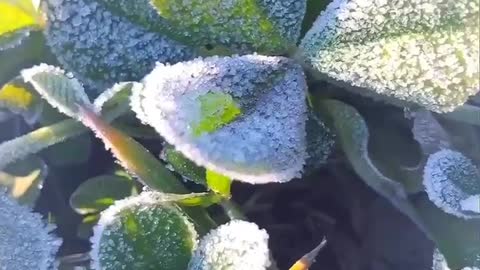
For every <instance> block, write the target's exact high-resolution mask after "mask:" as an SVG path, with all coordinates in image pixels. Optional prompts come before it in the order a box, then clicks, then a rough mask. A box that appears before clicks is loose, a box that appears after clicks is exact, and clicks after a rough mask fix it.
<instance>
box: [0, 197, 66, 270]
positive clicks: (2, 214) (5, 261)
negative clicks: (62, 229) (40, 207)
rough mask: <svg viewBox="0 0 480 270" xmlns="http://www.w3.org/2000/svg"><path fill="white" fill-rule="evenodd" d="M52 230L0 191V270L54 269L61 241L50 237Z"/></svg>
mask: <svg viewBox="0 0 480 270" xmlns="http://www.w3.org/2000/svg"><path fill="white" fill-rule="evenodd" d="M54 228H55V227H54V226H52V225H49V224H46V223H45V222H44V221H43V220H42V217H41V216H40V214H37V213H33V212H31V210H30V209H29V208H28V207H26V206H21V205H19V204H18V203H17V202H16V201H15V200H14V199H12V198H10V197H9V196H8V195H7V194H6V193H5V191H4V190H0V269H1V270H10V269H15V270H32V269H39V270H50V269H55V264H54V260H55V254H56V253H57V250H58V248H59V247H60V245H61V243H62V241H61V240H60V239H58V238H56V237H54V236H53V235H52V234H50V232H51V231H52V230H53V229H54Z"/></svg>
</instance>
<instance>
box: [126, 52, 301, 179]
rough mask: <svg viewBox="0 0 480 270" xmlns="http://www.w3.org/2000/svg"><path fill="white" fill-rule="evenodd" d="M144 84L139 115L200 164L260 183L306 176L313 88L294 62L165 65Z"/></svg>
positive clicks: (255, 58) (249, 58)
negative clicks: (308, 89) (309, 104)
mask: <svg viewBox="0 0 480 270" xmlns="http://www.w3.org/2000/svg"><path fill="white" fill-rule="evenodd" d="M212 70H215V72H212ZM143 84H144V86H143V87H142V88H135V89H134V91H133V95H132V102H131V103H132V109H133V110H134V111H135V112H136V113H137V117H138V118H139V119H140V120H142V121H143V122H144V123H147V124H149V125H151V126H152V127H154V128H155V130H156V131H157V132H158V133H159V134H160V135H161V136H162V137H164V138H165V140H166V141H167V142H168V143H170V144H172V145H173V146H174V147H175V149H176V150H178V151H179V152H181V153H182V154H183V155H185V157H187V158H188V159H190V160H192V161H194V162H195V163H196V164H197V165H201V166H204V167H206V168H208V169H210V170H213V171H215V172H218V173H220V174H223V175H225V176H228V177H230V178H232V179H236V180H241V181H245V182H249V183H257V184H259V183H267V182H285V181H289V180H291V179H292V178H294V177H296V176H300V172H301V171H302V169H303V166H304V164H305V158H306V155H307V153H306V131H305V122H306V120H307V116H306V113H307V105H306V102H305V91H306V82H305V78H304V74H303V72H302V70H301V69H300V67H299V66H298V65H296V64H295V63H294V62H293V61H291V60H289V59H286V58H283V57H266V56H259V55H245V56H240V57H223V58H218V57H210V58H205V59H201V58H199V59H196V60H193V61H190V62H184V63H179V64H175V65H173V66H163V65H159V66H158V67H157V68H156V69H155V70H154V71H153V72H152V73H150V74H149V75H148V76H147V77H146V78H145V79H144V81H143ZM222 118H223V119H222ZM213 119H216V120H213ZM219 120H221V121H219ZM198 127H201V128H200V129H198ZM199 131H200V132H199Z"/></svg>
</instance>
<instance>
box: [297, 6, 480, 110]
mask: <svg viewBox="0 0 480 270" xmlns="http://www.w3.org/2000/svg"><path fill="white" fill-rule="evenodd" d="M478 21H479V2H478V1H471V0H460V1H457V0H441V1H436V0H421V1H413V0H401V1H388V0H367V1H365V0H334V1H333V2H332V3H330V4H329V5H328V7H327V8H326V10H325V11H324V12H322V14H321V15H320V16H319V18H318V19H317V21H316V22H315V23H314V25H313V27H312V29H311V30H310V31H309V32H308V33H307V34H306V36H305V38H304V40H303V41H302V44H301V48H302V55H303V57H304V58H306V61H307V62H308V64H309V65H310V66H311V67H312V68H313V69H314V70H316V71H318V72H319V73H320V74H322V75H324V76H327V77H329V78H332V79H333V80H335V81H337V82H341V83H343V84H344V83H347V84H349V85H352V86H354V87H359V88H362V89H356V90H357V91H359V92H360V93H365V94H367V95H373V96H376V97H377V96H379V95H380V96H383V97H384V98H385V99H387V100H391V101H392V102H394V103H398V100H402V101H406V102H407V103H416V104H419V105H421V106H423V107H425V108H427V109H429V110H432V111H436V112H449V111H453V110H454V109H455V108H456V107H458V106H460V105H462V104H463V103H465V102H466V100H467V99H468V97H469V96H472V95H474V94H476V93H477V92H478V91H479V89H480V83H479V80H478V77H479V76H480V65H479V59H480V49H479V46H478V44H479V41H480V38H479V36H480V34H479V33H480V30H479V27H478ZM392 98H394V99H393V100H392Z"/></svg>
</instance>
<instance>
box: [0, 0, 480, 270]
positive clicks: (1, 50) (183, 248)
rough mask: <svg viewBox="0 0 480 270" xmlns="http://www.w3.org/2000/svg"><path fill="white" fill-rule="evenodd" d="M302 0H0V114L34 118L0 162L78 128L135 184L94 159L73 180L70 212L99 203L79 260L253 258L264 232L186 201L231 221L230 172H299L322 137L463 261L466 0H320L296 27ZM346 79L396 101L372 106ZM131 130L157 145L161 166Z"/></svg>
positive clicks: (468, 81)
mask: <svg viewBox="0 0 480 270" xmlns="http://www.w3.org/2000/svg"><path fill="white" fill-rule="evenodd" d="M310 1H311V2H314V1H315V0H308V1H307V0H196V1H187V0H138V1H130V0H119V1H114V0H68V1H67V0H44V1H41V5H37V4H32V2H31V1H29V0H0V86H1V87H0V116H1V119H6V118H8V117H13V115H15V114H20V115H21V116H23V117H24V119H25V120H27V123H28V124H29V125H30V127H31V128H32V129H34V128H38V129H35V130H32V131H30V132H29V133H26V134H22V135H21V136H18V137H16V138H13V139H11V140H9V141H6V142H4V143H2V144H0V170H6V169H7V167H8V166H9V165H11V164H14V163H15V162H18V161H20V160H22V159H24V158H26V157H28V156H30V155H35V154H36V153H38V152H40V151H42V150H44V149H45V148H48V147H51V146H53V145H56V144H59V143H68V142H69V141H70V142H71V140H70V139H71V138H73V137H75V136H79V135H81V134H82V133H85V132H86V131H88V130H92V131H94V132H95V135H96V136H97V137H98V138H100V139H101V140H102V141H103V143H104V144H105V146H106V148H107V149H108V150H110V151H111V152H112V154H113V155H114V157H115V158H116V159H117V160H118V161H119V163H120V164H121V165H122V166H123V167H124V169H125V170H126V172H127V173H128V174H129V175H132V176H134V178H135V179H137V180H139V183H140V184H141V185H143V186H145V188H147V189H149V190H153V191H146V192H143V193H142V194H141V195H139V196H133V197H129V198H127V199H123V200H122V198H124V197H126V196H130V195H132V194H135V192H136V188H134V186H135V185H133V184H132V183H131V182H129V180H125V179H124V178H122V177H123V176H122V177H120V176H118V175H115V176H113V175H107V176H106V177H101V178H94V179H93V180H95V181H93V180H92V179H90V181H86V183H84V184H82V185H81V186H80V187H79V188H78V190H77V192H75V193H74V195H75V196H72V199H71V200H70V201H71V203H72V207H73V208H75V210H77V212H79V213H84V214H85V213H87V214H88V215H89V216H87V218H91V219H92V218H93V219H94V220H95V219H96V218H98V217H99V221H98V224H97V226H96V227H95V235H94V237H93V238H92V243H93V249H92V252H91V257H92V259H93V267H94V268H96V269H122V268H125V269H158V268H162V269H182V270H183V269H186V268H187V267H190V268H191V269H224V268H229V269H234V270H235V269H245V261H248V263H250V264H251V265H250V266H249V267H248V268H253V269H267V268H269V267H273V266H274V265H275V263H274V258H271V256H270V252H269V251H268V245H267V240H268V234H267V233H266V232H265V231H263V230H260V229H259V228H258V227H257V226H256V225H255V224H253V223H249V222H246V221H238V220H234V221H231V222H229V223H227V224H226V225H221V226H220V227H218V228H216V227H217V225H218V223H219V222H218V220H212V216H211V215H210V214H209V213H208V212H207V211H205V210H204V209H202V207H206V206H210V205H212V204H220V205H221V206H223V207H224V209H225V214H227V215H228V216H229V217H230V218H231V219H243V218H244V216H243V215H242V213H241V209H237V208H236V207H235V205H234V204H232V202H230V201H229V200H230V198H231V197H232V194H231V182H232V180H239V181H243V182H247V183H251V184H264V183H271V182H280V183H283V182H287V181H290V180H292V179H294V178H300V177H302V176H304V175H306V174H308V173H309V172H310V171H312V170H315V169H317V168H319V166H320V165H331V164H330V163H329V160H328V157H329V154H330V153H331V152H332V148H333V144H334V140H333V139H334V138H335V139H336V140H335V141H336V142H337V143H338V144H339V145H340V147H341V149H342V150H343V152H344V153H345V156H344V158H345V159H347V160H348V161H349V163H350V164H351V166H352V168H353V169H354V170H355V171H356V173H357V174H358V175H359V176H360V177H361V178H362V179H363V180H364V181H365V182H366V183H367V184H368V185H369V186H370V187H371V188H373V189H374V190H375V191H377V192H378V193H379V194H380V195H382V196H384V197H385V198H387V199H388V200H389V201H391V202H392V204H393V205H394V206H395V207H397V208H398V209H399V210H400V211H401V212H402V213H404V214H405V215H407V216H408V217H409V218H410V219H411V220H412V221H413V222H414V223H415V224H417V225H418V226H419V228H420V229H421V230H423V231H424V232H425V233H426V235H428V236H429V237H430V238H431V239H432V240H433V241H434V242H435V243H436V245H437V248H438V249H439V252H441V254H444V256H445V259H446V261H447V264H448V267H450V268H451V269H460V268H463V267H471V268H472V267H473V269H475V268H478V267H480V239H478V228H480V223H479V222H480V218H479V217H480V182H479V179H480V177H479V176H480V175H479V171H478V166H479V164H480V162H479V161H480V155H479V154H478V152H480V149H476V148H475V147H471V149H470V148H469V147H466V146H465V144H468V143H470V144H471V145H476V144H478V143H477V141H474V142H475V143H472V141H473V140H471V139H470V140H469V139H468V138H467V139H465V140H462V139H463V138H464V137H467V136H466V135H465V134H466V133H467V132H465V134H460V135H459V133H458V131H459V130H460V131H465V130H468V132H470V133H472V134H474V135H476V136H478V131H477V130H476V129H475V128H473V127H472V126H471V124H474V125H479V124H480V121H478V119H479V117H478V116H479V115H480V108H479V107H478V102H477V103H476V101H475V99H472V100H469V98H470V97H471V96H474V95H476V94H478V91H479V89H480V85H479V81H478V77H479V75H480V71H479V67H480V64H479V58H480V57H479V56H480V53H479V50H480V49H479V47H478V46H477V45H478V43H479V39H480V38H479V35H480V30H479V26H480V25H479V13H480V11H479V6H480V4H479V0H438V1H437V0H399V1H387V0H333V1H331V2H330V3H329V4H328V6H327V7H326V9H325V10H324V11H323V12H321V14H318V15H319V16H318V18H317V20H316V21H315V22H309V21H304V22H303V25H304V26H306V28H304V29H302V19H304V15H305V14H306V13H308V12H311V11H309V10H307V6H311V5H310V4H312V3H309V2H310ZM313 4H315V3H313ZM7 14H8V15H7ZM12 14H14V15H13V16H12ZM316 15H317V14H316ZM309 16H311V14H310V15H309ZM307 17H308V16H307ZM309 24H313V26H311V25H309ZM308 28H310V29H308ZM302 32H303V33H305V32H306V33H307V34H306V35H305V36H304V37H301V34H300V33H302ZM32 66H33V67H32ZM56 66H58V67H56ZM19 75H20V77H18V76H19ZM319 79H320V80H325V82H324V84H322V85H321V87H318V84H316V82H317V81H318V80H319ZM19 81H23V82H21V83H19ZM330 83H332V84H330ZM333 85H337V86H342V87H345V88H346V89H347V90H353V92H354V93H349V92H348V91H342V89H341V88H338V87H336V88H335V89H334V91H330V90H331V89H332V87H333ZM355 93H361V94H366V95H367V96H370V97H374V98H375V99H382V100H386V101H388V102H390V103H392V104H393V105H396V106H401V107H404V111H405V113H404V114H401V117H398V115H397V116H396V118H393V117H392V121H390V115H389V114H387V113H386V112H387V111H388V110H386V109H385V106H383V107H382V106H380V105H379V103H378V102H375V101H370V102H368V101H369V100H364V99H363V98H359V97H358V96H355V95H354V94H355ZM39 96H40V97H41V98H42V99H41V98H38V97H39ZM467 102H468V103H469V104H465V103H467ZM51 107H53V108H55V109H56V110H57V111H58V112H60V113H62V114H64V115H56V117H57V118H55V120H53V121H52V120H51V119H50V117H49V116H48V111H49V110H51V109H52V108H51ZM388 108H389V110H395V107H393V106H388ZM372 110H374V112H373V113H372V112H371V111H372ZM397 111H398V110H397ZM451 111H454V112H453V113H447V112H451ZM433 112H435V113H440V114H434V113H433ZM65 117H67V119H65ZM70 118H72V119H70ZM379 118H381V120H379ZM384 118H387V120H386V121H385V119H384ZM399 118H401V120H400V122H401V125H395V124H391V123H390V122H395V121H393V120H398V119H399ZM58 119H62V120H60V121H58ZM137 119H139V120H140V121H141V122H142V124H144V125H141V124H140V123H138V122H135V121H136V120H137ZM132 122H135V123H134V124H132ZM458 122H463V123H458ZM379 123H380V124H379ZM379 125H380V126H381V128H379V127H378V126H379ZM449 125H457V126H455V128H450V126H449ZM148 126H150V127H153V129H152V130H151V129H149V127H148ZM412 126H413V129H412V130H410V127H412ZM405 130H407V132H408V133H409V134H410V135H411V133H413V136H403V135H398V134H405ZM387 131H388V132H387ZM333 133H334V134H333ZM385 136H388V137H387V138H385ZM462 136H463V137H462ZM133 137H135V139H140V140H141V139H143V138H148V139H150V140H152V139H153V142H156V143H157V144H158V146H163V148H164V149H163V153H164V155H162V157H163V158H164V162H165V163H167V164H164V163H162V162H160V161H159V160H158V159H157V158H156V157H155V156H154V155H153V154H151V153H150V152H149V151H148V149H146V148H145V146H144V145H143V144H141V143H140V142H138V141H136V140H135V139H134V138H133ZM459 137H460V138H462V139H458V138H459ZM87 139H88V138H87ZM167 144H168V146H165V145H167ZM149 145H150V144H149ZM395 146H397V148H395ZM65 148H66V147H65ZM87 148H88V147H87ZM477 150H478V151H477ZM87 156H88V155H87ZM336 156H338V155H336ZM467 157H469V158H467ZM342 158H343V156H340V159H342ZM58 159H62V157H58ZM338 163H339V162H337V163H335V164H338ZM165 165H167V166H168V167H169V168H171V169H173V170H175V171H176V172H177V173H178V174H180V176H181V177H183V178H188V179H191V180H194V181H195V182H197V183H198V184H200V185H203V186H204V192H200V193H190V192H191V189H190V187H189V186H187V185H184V183H183V182H182V181H179V179H178V177H177V175H175V174H172V173H171V171H170V170H168V169H167V168H166V166H165ZM119 177H120V178H122V179H119ZM108 179H115V180H112V181H111V182H110V184H112V185H116V184H118V185H119V186H118V187H111V188H109V189H108V190H106V189H107V188H106V186H108V184H105V183H106V181H107V180H108ZM10 182H11V181H10ZM10 182H9V185H10V186H15V185H11V183H10ZM97 187H98V188H97ZM88 195H91V196H88ZM90 198H93V199H94V200H95V201H94V202H89V199H90ZM85 207H90V208H88V211H87V212H81V211H79V210H81V209H86V208H85ZM105 209H106V210H105ZM103 210H105V211H103ZM222 223H223V222H222ZM7 224H8V223H7ZM215 228H216V229H215ZM47 234H48V232H47ZM197 234H198V235H200V236H202V235H205V234H206V236H204V237H203V238H201V240H200V242H199V244H198V248H197V249H195V248H196V246H197V242H196V241H197ZM0 236H1V237H2V239H0V240H2V241H3V237H6V239H8V238H7V237H11V235H10V236H3V235H0ZM25 250H26V251H27V252H30V251H28V250H29V249H25ZM19 251H23V250H19ZM192 254H193V258H192V259H191V257H192ZM190 259H191V261H190ZM27 262H28V261H27ZM9 264H15V262H11V263H10V262H9ZM188 265H189V266H188ZM8 267H15V266H12V265H8Z"/></svg>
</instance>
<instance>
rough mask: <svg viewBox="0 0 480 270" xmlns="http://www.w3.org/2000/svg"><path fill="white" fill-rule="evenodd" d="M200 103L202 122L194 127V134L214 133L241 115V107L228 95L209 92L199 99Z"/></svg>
mask: <svg viewBox="0 0 480 270" xmlns="http://www.w3.org/2000/svg"><path fill="white" fill-rule="evenodd" d="M197 100H198V102H199V103H200V117H201V119H200V121H199V122H198V123H196V124H194V125H193V134H194V135H195V136H200V135H202V134H203V133H210V132H213V131H215V130H217V129H219V128H221V127H222V126H224V125H226V124H228V123H230V122H232V121H233V120H235V118H237V117H238V116H239V115H240V114H241V110H240V107H239V106H238V104H237V103H236V102H235V101H234V100H233V98H232V96H231V95H229V94H227V93H214V92H208V93H206V94H204V95H202V96H200V97H198V98H197Z"/></svg>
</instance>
